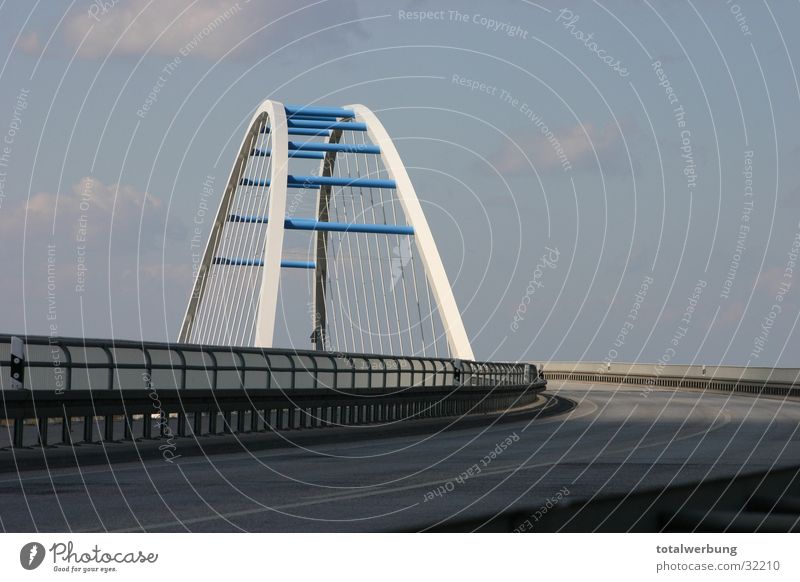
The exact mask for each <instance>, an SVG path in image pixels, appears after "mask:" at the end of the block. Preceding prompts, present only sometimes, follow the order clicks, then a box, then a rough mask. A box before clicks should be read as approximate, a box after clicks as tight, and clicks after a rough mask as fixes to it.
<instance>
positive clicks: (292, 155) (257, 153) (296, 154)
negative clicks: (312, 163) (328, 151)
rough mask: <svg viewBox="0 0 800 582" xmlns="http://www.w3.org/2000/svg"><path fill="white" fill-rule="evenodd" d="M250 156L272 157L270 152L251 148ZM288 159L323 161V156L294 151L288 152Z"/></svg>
mask: <svg viewBox="0 0 800 582" xmlns="http://www.w3.org/2000/svg"><path fill="white" fill-rule="evenodd" d="M250 155H251V156H262V157H263V156H270V155H272V150H262V149H258V148H253V150H252V151H251V152H250ZM289 157H290V158H305V159H308V160H324V159H325V154H324V153H323V152H306V151H295V150H291V149H290V150H289Z"/></svg>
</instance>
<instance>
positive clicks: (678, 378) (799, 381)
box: [541, 362, 800, 397]
mask: <svg viewBox="0 0 800 582" xmlns="http://www.w3.org/2000/svg"><path fill="white" fill-rule="evenodd" d="M541 366H542V374H543V375H544V377H545V378H546V379H548V380H570V381H573V382H608V383H612V384H633V385H641V386H645V387H649V386H658V387H665V388H675V389H695V390H720V391H728V392H741V393H744V394H752V395H756V396H759V395H770V396H787V397H799V396H800V368H762V367H739V366H705V365H694V366H680V365H661V364H630V363H623V362H614V363H611V364H607V363H606V362H547V363H543V364H541Z"/></svg>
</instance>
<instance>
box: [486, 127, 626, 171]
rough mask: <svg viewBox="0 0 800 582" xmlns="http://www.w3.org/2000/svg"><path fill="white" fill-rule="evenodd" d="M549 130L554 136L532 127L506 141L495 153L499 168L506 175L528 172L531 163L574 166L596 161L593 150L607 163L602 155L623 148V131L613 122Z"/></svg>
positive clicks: (539, 166)
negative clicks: (603, 124) (513, 138)
mask: <svg viewBox="0 0 800 582" xmlns="http://www.w3.org/2000/svg"><path fill="white" fill-rule="evenodd" d="M550 131H552V136H545V135H544V134H543V133H542V132H541V131H540V130H539V128H537V127H536V126H531V127H530V129H529V130H527V131H526V133H525V135H524V136H522V137H520V138H518V139H515V140H514V141H513V142H511V141H506V142H504V143H503V145H502V146H501V148H500V149H499V150H498V151H497V152H496V153H495V155H494V156H493V160H494V163H495V166H496V168H497V169H498V171H500V172H502V173H504V174H505V173H516V172H526V171H530V164H533V166H534V167H536V168H537V169H538V170H549V169H552V168H563V167H565V164H569V166H570V167H572V168H574V167H576V166H578V165H579V164H580V163H581V162H584V161H586V160H590V161H591V162H592V163H594V152H597V154H598V156H600V157H601V161H603V162H604V164H605V161H606V160H603V155H604V154H607V153H608V152H610V151H613V150H615V149H617V148H621V143H622V139H621V135H620V132H619V130H618V129H617V127H616V126H615V125H611V124H609V125H606V126H604V127H596V126H594V125H593V124H591V123H586V124H579V125H574V126H572V127H567V128H565V129H564V128H562V129H552V130H550ZM587 136H588V137H587ZM520 149H521V150H522V152H524V155H523V153H521V152H520ZM619 151H620V155H623V156H624V155H625V154H624V150H622V149H620V150H619ZM525 156H527V159H526V157H525ZM528 160H530V162H529V161H528ZM626 164H627V162H626Z"/></svg>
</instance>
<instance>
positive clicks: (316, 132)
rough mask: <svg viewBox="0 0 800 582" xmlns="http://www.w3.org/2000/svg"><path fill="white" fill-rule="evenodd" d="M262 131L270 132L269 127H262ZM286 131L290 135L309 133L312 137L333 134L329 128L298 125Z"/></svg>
mask: <svg viewBox="0 0 800 582" xmlns="http://www.w3.org/2000/svg"><path fill="white" fill-rule="evenodd" d="M261 133H269V128H268V127H265V128H262V129H261ZM286 133H288V134H289V135H307V136H311V137H320V136H322V137H328V136H330V135H331V132H330V131H328V130H327V129H298V128H296V127H290V128H289V129H288V130H287V132H286Z"/></svg>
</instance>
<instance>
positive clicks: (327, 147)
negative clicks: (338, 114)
mask: <svg viewBox="0 0 800 582" xmlns="http://www.w3.org/2000/svg"><path fill="white" fill-rule="evenodd" d="M292 150H301V151H307V152H345V153H353V154H379V153H381V148H380V147H378V146H376V145H370V144H353V143H321V142H315V141H301V142H297V141H290V142H289V151H290V152H291V151H292Z"/></svg>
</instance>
